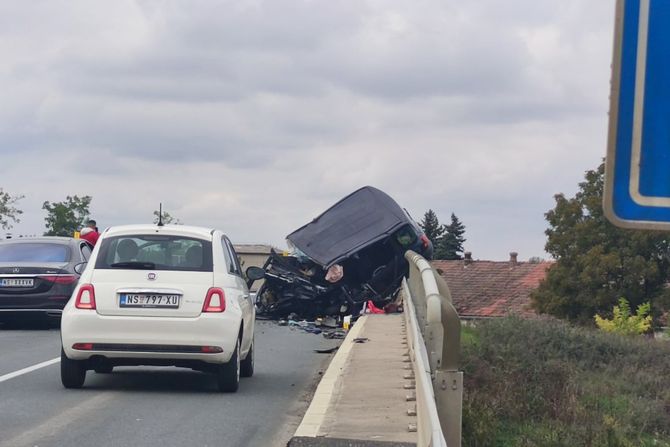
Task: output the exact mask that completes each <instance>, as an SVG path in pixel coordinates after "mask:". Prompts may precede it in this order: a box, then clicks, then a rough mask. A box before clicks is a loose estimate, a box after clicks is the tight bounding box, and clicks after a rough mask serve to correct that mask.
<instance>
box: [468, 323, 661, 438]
mask: <svg viewBox="0 0 670 447" xmlns="http://www.w3.org/2000/svg"><path fill="white" fill-rule="evenodd" d="M461 339H462V369H463V372H464V380H465V392H464V398H463V445H464V446H470V447H479V446H482V447H483V446H486V447H488V446H501V447H505V446H524V447H531V446H538V447H540V446H541V447H545V446H547V447H551V446H556V447H558V446H612V447H614V446H621V447H628V446H631V447H633V446H634V447H638V446H670V343H668V342H667V341H656V340H650V339H645V338H643V337H638V338H627V337H622V336H618V335H614V334H607V333H604V332H601V331H597V330H595V329H593V330H590V329H584V328H576V327H571V326H570V325H568V324H566V323H562V322H557V321H529V320H522V319H518V318H513V317H510V318H504V319H496V320H489V321H483V322H479V323H477V324H476V325H475V326H467V327H464V328H463V332H462V338H461Z"/></svg>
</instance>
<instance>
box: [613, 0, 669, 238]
mask: <svg viewBox="0 0 670 447" xmlns="http://www.w3.org/2000/svg"><path fill="white" fill-rule="evenodd" d="M669 25H670V1H668V0H618V1H617V14H616V24H615V37H614V60H613V63H612V93H611V97H610V124H609V136H608V149H607V158H606V173H605V194H604V200H603V205H604V208H605V214H606V215H607V217H608V219H610V221H612V222H613V223H614V224H616V225H619V226H622V227H626V228H647V229H670V26H669Z"/></svg>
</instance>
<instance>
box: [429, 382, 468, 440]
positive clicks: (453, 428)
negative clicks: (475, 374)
mask: <svg viewBox="0 0 670 447" xmlns="http://www.w3.org/2000/svg"><path fill="white" fill-rule="evenodd" d="M433 388H434V390H435V403H436V405H437V414H438V415H439V417H440V425H441V426H442V433H444V439H445V440H446V441H447V445H448V446H449V447H460V446H461V436H462V433H461V430H462V428H461V427H462V425H463V416H462V415H463V373H462V372H461V371H444V370H438V371H436V372H435V379H434V381H433Z"/></svg>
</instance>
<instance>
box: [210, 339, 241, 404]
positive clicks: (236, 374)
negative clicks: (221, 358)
mask: <svg viewBox="0 0 670 447" xmlns="http://www.w3.org/2000/svg"><path fill="white" fill-rule="evenodd" d="M240 363H241V362H240V339H239V338H238V339H237V343H236V345H235V351H234V352H233V355H232V356H231V357H230V360H229V361H228V363H224V364H223V365H221V366H219V370H218V371H217V374H216V379H217V384H218V387H219V391H221V392H224V393H234V392H236V391H237V389H238V388H239V387H240Z"/></svg>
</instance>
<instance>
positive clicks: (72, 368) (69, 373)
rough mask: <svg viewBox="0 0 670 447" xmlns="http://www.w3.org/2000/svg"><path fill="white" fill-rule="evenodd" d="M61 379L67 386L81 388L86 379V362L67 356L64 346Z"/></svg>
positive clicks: (61, 358) (61, 354) (61, 360)
mask: <svg viewBox="0 0 670 447" xmlns="http://www.w3.org/2000/svg"><path fill="white" fill-rule="evenodd" d="M60 380H61V382H62V383H63V386H64V387H65V388H81V387H82V386H83V385H84V380H86V368H85V367H84V362H83V361H81V360H72V359H69V358H67V356H66V355H65V351H63V349H62V348H61V351H60Z"/></svg>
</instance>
